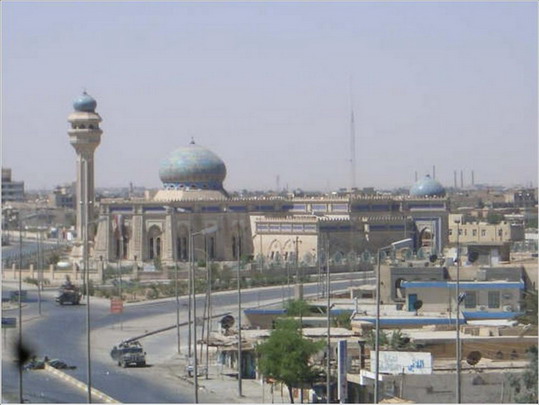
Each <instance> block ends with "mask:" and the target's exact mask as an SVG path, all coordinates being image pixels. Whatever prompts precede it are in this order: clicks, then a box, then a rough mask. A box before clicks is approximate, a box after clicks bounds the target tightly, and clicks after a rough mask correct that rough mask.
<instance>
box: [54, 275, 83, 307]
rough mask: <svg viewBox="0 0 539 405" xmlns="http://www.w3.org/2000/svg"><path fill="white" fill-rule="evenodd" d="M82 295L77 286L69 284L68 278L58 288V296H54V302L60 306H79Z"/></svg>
mask: <svg viewBox="0 0 539 405" xmlns="http://www.w3.org/2000/svg"><path fill="white" fill-rule="evenodd" d="M81 297H82V294H81V292H80V290H79V288H78V287H77V286H75V285H74V284H72V283H71V281H70V280H69V277H66V281H65V283H64V284H62V285H61V286H60V289H59V290H58V295H57V296H56V302H57V303H58V304H60V305H64V304H66V303H69V304H72V305H79V303H80V299H81Z"/></svg>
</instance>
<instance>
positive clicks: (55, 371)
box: [45, 364, 121, 404]
mask: <svg viewBox="0 0 539 405" xmlns="http://www.w3.org/2000/svg"><path fill="white" fill-rule="evenodd" d="M45 371H47V372H48V373H49V374H52V375H54V376H55V377H57V378H59V379H61V380H64V381H66V382H68V383H70V384H71V385H74V386H75V387H77V388H80V389H81V390H83V391H85V392H88V385H86V384H85V383H83V382H82V381H79V380H77V379H76V378H75V377H72V376H70V375H69V374H66V373H64V372H63V371H60V370H58V369H56V368H54V367H51V366H49V365H48V364H45ZM92 398H99V399H100V400H101V401H103V402H104V403H106V404H120V403H121V402H120V401H117V400H115V399H114V398H112V397H109V396H108V395H107V394H105V393H103V392H101V391H99V390H98V389H95V388H92Z"/></svg>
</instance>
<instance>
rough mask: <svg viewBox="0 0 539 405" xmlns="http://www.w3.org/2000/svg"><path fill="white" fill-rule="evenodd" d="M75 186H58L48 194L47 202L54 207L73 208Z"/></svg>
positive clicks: (75, 197)
mask: <svg viewBox="0 0 539 405" xmlns="http://www.w3.org/2000/svg"><path fill="white" fill-rule="evenodd" d="M74 190H75V188H74V186H73V185H64V186H58V187H56V188H55V189H54V191H53V192H52V193H51V194H50V195H49V204H50V205H51V206H52V207H55V208H71V209H74V208H75V201H76V199H77V196H76V195H75V191H74Z"/></svg>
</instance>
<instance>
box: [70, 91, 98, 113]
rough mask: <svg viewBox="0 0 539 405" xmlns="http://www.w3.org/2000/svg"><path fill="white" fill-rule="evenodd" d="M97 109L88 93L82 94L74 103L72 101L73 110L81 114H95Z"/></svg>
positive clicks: (95, 103)
mask: <svg viewBox="0 0 539 405" xmlns="http://www.w3.org/2000/svg"><path fill="white" fill-rule="evenodd" d="M96 107H97V101H95V99H94V98H93V97H92V96H90V95H89V94H88V93H86V91H85V92H83V93H82V95H80V96H79V97H78V98H77V99H75V101H73V108H74V109H75V111H81V112H92V113H93V112H95V109H96Z"/></svg>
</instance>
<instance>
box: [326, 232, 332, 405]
mask: <svg viewBox="0 0 539 405" xmlns="http://www.w3.org/2000/svg"><path fill="white" fill-rule="evenodd" d="M326 247H327V249H326V250H327V253H326V296H327V311H326V312H327V348H326V350H327V358H326V402H327V403H328V404H329V403H330V398H331V381H330V376H331V316H330V313H331V298H330V293H331V273H330V271H329V238H328V240H327V241H326Z"/></svg>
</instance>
